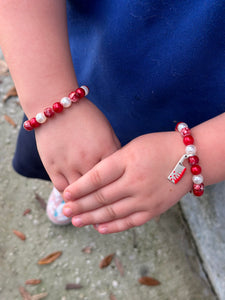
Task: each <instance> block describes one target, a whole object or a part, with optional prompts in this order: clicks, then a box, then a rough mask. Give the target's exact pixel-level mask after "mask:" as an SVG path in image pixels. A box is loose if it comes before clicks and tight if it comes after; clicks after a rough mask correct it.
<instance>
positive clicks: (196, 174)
mask: <svg viewBox="0 0 225 300" xmlns="http://www.w3.org/2000/svg"><path fill="white" fill-rule="evenodd" d="M175 130H176V131H178V132H179V133H180V134H181V136H182V137H183V142H184V144H185V146H186V148H185V152H186V153H185V154H184V155H183V156H182V157H181V159H180V160H179V161H178V163H177V164H176V166H175V168H174V169H173V170H172V172H171V173H170V174H169V176H168V179H169V180H170V181H171V182H172V183H175V184H176V183H177V182H179V181H180V179H181V178H182V177H183V175H184V173H185V171H186V168H185V166H184V165H183V161H184V160H185V159H188V162H189V164H190V165H191V173H192V175H193V176H192V181H193V187H192V190H193V194H194V195H195V196H198V197H199V196H202V195H203V193H204V184H203V176H202V174H201V171H202V169H201V167H200V166H199V164H198V163H199V158H198V156H197V155H196V147H195V146H194V138H193V137H192V135H191V130H190V129H189V128H188V125H187V124H186V123H183V122H179V123H178V124H177V126H176V128H175Z"/></svg>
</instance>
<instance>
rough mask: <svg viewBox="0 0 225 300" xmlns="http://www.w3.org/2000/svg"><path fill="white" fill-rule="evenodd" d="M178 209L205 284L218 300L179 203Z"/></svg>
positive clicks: (218, 299) (216, 299) (217, 299)
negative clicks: (205, 281)
mask: <svg viewBox="0 0 225 300" xmlns="http://www.w3.org/2000/svg"><path fill="white" fill-rule="evenodd" d="M178 208H179V212H180V218H181V222H182V223H183V226H184V230H185V232H186V234H187V235H188V237H189V239H190V243H191V245H192V247H193V249H194V251H195V253H196V256H197V258H198V260H199V263H200V265H201V267H202V272H203V273H204V275H205V278H206V280H207V283H208V284H209V287H210V289H211V291H212V293H213V295H214V296H215V300H220V298H219V297H218V295H217V293H216V291H215V289H214V286H213V284H212V282H211V280H210V278H209V275H208V273H207V271H206V269H205V266H204V261H203V259H202V257H201V255H200V252H199V250H198V246H197V243H196V241H195V238H194V236H193V234H192V231H191V228H190V226H189V223H188V220H187V218H186V216H185V213H184V212H183V209H182V206H181V204H180V203H178Z"/></svg>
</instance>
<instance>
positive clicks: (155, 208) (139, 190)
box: [64, 132, 192, 234]
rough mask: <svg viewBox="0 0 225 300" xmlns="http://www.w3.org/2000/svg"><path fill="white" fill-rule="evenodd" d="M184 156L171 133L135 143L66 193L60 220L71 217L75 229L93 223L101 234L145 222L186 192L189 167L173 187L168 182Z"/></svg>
mask: <svg viewBox="0 0 225 300" xmlns="http://www.w3.org/2000/svg"><path fill="white" fill-rule="evenodd" d="M184 152H185V147H184V145H183V142H182V139H181V138H180V136H179V135H178V134H177V133H175V132H168V133H155V134H147V135H144V136H141V137H138V138H136V139H134V140H133V141H132V142H130V143H129V144H128V145H126V146H125V147H124V148H122V149H120V150H118V151H117V152H115V153H114V154H112V155H111V156H109V157H107V158H106V159H104V160H103V161H101V162H100V163H99V164H97V165H96V166H95V167H94V168H93V169H92V170H90V171H89V172H88V173H87V174H85V175H84V176H83V177H81V178H80V179H79V180H77V181H75V182H74V183H73V184H71V185H70V186H69V187H67V188H66V190H65V191H64V198H65V200H66V201H67V202H68V203H67V204H66V205H65V206H64V213H65V215H67V216H74V217H73V218H72V223H73V225H74V226H78V227H79V226H84V225H88V224H93V225H94V227H95V228H96V229H97V230H98V231H99V232H100V233H105V234H106V233H114V232H120V231H123V230H127V229H129V228H131V227H134V226H139V225H142V224H144V223H146V222H147V221H148V220H150V219H152V218H153V217H155V216H157V215H160V214H162V213H163V212H165V211H166V210H167V209H169V208H170V207H171V206H172V205H174V204H175V203H176V202H178V201H179V200H180V199H181V197H182V196H183V195H185V194H186V193H187V192H188V191H190V190H191V186H192V180H191V173H190V172H189V171H188V168H187V171H186V174H185V175H184V177H183V178H182V180H181V181H180V182H179V183H178V184H177V185H174V184H172V183H171V182H169V181H168V179H167V177H168V175H169V173H170V172H171V170H172V169H173V167H174V166H175V164H176V163H177V161H178V160H179V159H180V158H181V156H182V155H183V154H184ZM185 164H186V163H185ZM69 208H70V209H71V210H72V212H71V213H70V214H69ZM96 224H98V225H96Z"/></svg>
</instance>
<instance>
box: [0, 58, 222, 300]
mask: <svg viewBox="0 0 225 300" xmlns="http://www.w3.org/2000/svg"><path fill="white" fill-rule="evenodd" d="M0 59H2V57H1V56H0ZM0 81H1V83H0V131H1V133H0V153H1V155H0V207H1V218H0V299H1V300H16V299H23V298H22V297H21V295H20V293H19V287H20V286H23V287H25V288H26V290H27V291H29V293H30V294H32V295H35V294H40V293H45V292H46V293H48V295H47V296H46V297H45V298H44V299H50V300H70V299H88V300H98V299H104V300H105V299H111V300H112V299H117V300H126V299H127V300H128V299H129V300H148V299H151V300H214V299H221V300H223V299H225V298H224V296H223V290H224V274H225V269H224V265H225V264H224V259H223V257H222V255H221V254H222V252H221V251H222V250H223V248H222V247H224V239H223V237H224V235H223V230H222V228H223V227H224V220H223V222H222V223H220V229H219V230H215V228H214V227H213V228H212V227H211V225H212V224H211V223H210V224H209V220H211V222H212V223H213V224H214V226H217V225H216V224H217V223H216V222H214V219H213V218H214V217H216V218H217V217H218V215H217V214H216V213H215V211H214V214H213V213H212V216H211V218H210V219H209V218H208V216H207V211H208V212H211V209H210V208H209V209H208V210H207V209H205V210H204V209H203V210H202V208H201V205H202V202H204V201H208V202H210V201H209V200H210V199H209V198H210V197H214V191H213V188H212V189H210V190H209V194H208V193H207V195H208V196H205V197H206V198H207V197H209V198H207V199H206V198H204V199H205V200H204V199H203V200H198V201H195V200H193V199H192V198H191V199H189V198H188V199H184V200H183V201H182V208H183V210H182V209H181V206H180V205H176V206H175V207H174V208H172V209H171V210H169V211H168V212H167V213H165V214H164V215H163V216H162V217H161V219H160V221H159V222H156V221H154V220H153V221H150V222H148V223H147V224H145V225H144V226H141V227H139V228H135V229H131V230H129V231H127V232H123V233H118V234H112V235H108V236H101V235H100V234H98V233H97V232H96V231H95V230H94V229H92V227H90V226H89V227H86V228H82V229H76V228H74V227H72V226H70V225H69V226H65V227H58V226H55V225H53V224H51V223H50V222H49V221H48V219H47V217H46V215H45V211H44V210H43V209H42V208H41V206H40V204H39V202H38V201H37V200H36V199H35V193H38V194H39V196H41V197H42V198H43V199H45V200H47V198H48V195H49V193H50V191H51V184H50V183H48V182H43V181H40V180H39V181H38V180H31V179H26V178H23V177H21V176H19V175H17V174H16V173H15V172H14V171H13V170H12V167H11V160H12V157H13V152H14V149H15V143H16V136H17V132H18V129H19V126H20V123H21V120H22V110H21V108H20V106H19V105H18V103H17V98H11V99H9V100H8V101H6V102H5V103H3V101H2V97H3V95H5V93H6V91H7V90H9V88H10V87H11V86H12V85H13V83H12V80H11V78H10V76H0ZM4 115H7V116H10V117H11V118H12V119H13V120H14V121H15V123H16V124H17V126H16V128H14V127H13V126H12V125H11V124H9V123H8V122H7V121H6V120H5V118H4ZM221 188H222V187H221ZM222 195H224V190H223V188H222V191H221V199H219V200H218V201H220V202H221V203H222V202H223V197H222ZM188 197H189V196H188ZM196 203H197V204H196ZM215 204H216V203H215ZM203 207H204V205H203ZM214 208H215V207H214ZM26 209H30V210H31V211H30V213H28V214H26V215H25V216H23V213H24V211H25V210H26ZM184 213H185V214H184ZM204 220H206V222H207V223H208V225H209V226H205V223H204ZM197 221H198V224H197V225H196V222H197ZM218 222H219V221H218ZM199 223H201V225H199ZM189 226H190V227H189ZM206 227H207V230H206ZM190 228H191V230H190ZM211 229H212V232H210V230H211ZM217 229H218V227H217ZM13 230H19V231H21V232H23V233H24V234H25V235H26V240H25V241H22V240H20V239H19V238H18V237H17V236H15V235H14V234H13ZM215 236H216V237H215ZM202 237H205V241H207V245H208V248H205V244H206V243H204V239H202ZM87 246H90V247H92V251H91V253H85V252H83V251H82V249H83V248H84V247H87ZM207 249H208V250H207ZM209 249H211V250H213V249H214V250H215V252H214V253H213V251H211V250H210V251H209ZM204 250H205V251H204ZM55 251H62V255H61V256H60V257H59V258H58V259H57V260H56V261H54V262H53V263H52V264H49V265H38V264H37V262H38V260H39V259H41V258H43V257H45V256H47V255H48V254H50V253H52V252H55ZM111 253H116V257H117V258H118V259H119V261H120V262H121V264H122V266H123V268H124V276H121V274H120V268H121V267H118V266H117V264H116V260H115V259H113V261H112V263H111V264H110V265H109V266H108V267H107V268H105V269H100V268H99V263H100V261H101V260H102V259H103V258H104V257H105V256H107V255H108V254H111ZM213 255H214V256H217V257H218V258H219V259H220V261H219V263H218V264H216V265H215V267H212V264H211V262H212V256H213ZM211 269H213V270H214V271H210V270H211ZM218 273H219V274H218ZM215 274H217V275H218V276H217V277H215ZM143 275H147V276H151V277H154V278H155V279H157V280H159V281H160V282H161V284H160V285H158V286H155V287H152V286H144V285H140V284H139V282H138V278H140V277H141V276H143ZM33 278H37V279H41V280H42V282H41V283H40V284H39V285H35V286H30V285H25V281H26V280H28V279H33ZM218 281H220V284H219V287H218V286H217V282H218ZM68 283H76V284H80V285H82V288H80V289H76V290H66V289H65V286H66V284H68ZM222 285H223V287H222ZM215 291H216V293H215ZM216 294H217V295H216ZM113 296H114V298H113ZM33 299H35V298H33Z"/></svg>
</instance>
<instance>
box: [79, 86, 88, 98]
mask: <svg viewBox="0 0 225 300" xmlns="http://www.w3.org/2000/svg"><path fill="white" fill-rule="evenodd" d="M81 89H83V90H84V92H85V96H87V95H88V93H89V88H88V87H87V86H86V85H82V86H81Z"/></svg>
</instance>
